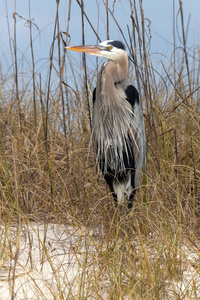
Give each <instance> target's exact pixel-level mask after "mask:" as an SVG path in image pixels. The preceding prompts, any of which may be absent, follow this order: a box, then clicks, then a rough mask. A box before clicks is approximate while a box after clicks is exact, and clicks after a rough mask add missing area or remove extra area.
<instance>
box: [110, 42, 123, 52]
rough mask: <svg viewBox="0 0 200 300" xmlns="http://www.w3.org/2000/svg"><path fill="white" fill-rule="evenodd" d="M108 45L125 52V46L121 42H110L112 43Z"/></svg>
mask: <svg viewBox="0 0 200 300" xmlns="http://www.w3.org/2000/svg"><path fill="white" fill-rule="evenodd" d="M107 45H111V46H113V47H115V48H118V49H122V50H125V46H124V44H123V43H122V42H120V41H110V42H108V43H107Z"/></svg>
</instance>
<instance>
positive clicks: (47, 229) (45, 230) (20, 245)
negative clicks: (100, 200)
mask: <svg viewBox="0 0 200 300" xmlns="http://www.w3.org/2000/svg"><path fill="white" fill-rule="evenodd" d="M0 236H1V249H4V250H3V251H2V253H1V264H0V266H1V269H0V300H7V299H32V300H34V299H62V298H63V299H83V298H84V296H83V294H81V293H82V292H81V282H84V281H87V276H88V278H89V277H90V274H93V273H94V272H95V269H94V268H95V267H94V266H95V263H94V262H95V255H96V254H97V252H98V249H97V248H98V247H96V246H95V243H94V241H92V239H91V238H90V235H89V234H87V235H86V232H85V231H84V229H83V230H80V229H79V230H78V229H75V228H73V227H71V226H67V227H65V226H62V225H58V224H48V226H47V225H44V224H36V223H30V224H29V225H24V226H23V227H22V228H20V230H17V228H16V227H9V229H8V231H6V230H5V228H1V234H0ZM5 237H6V238H5ZM3 245H5V247H4V246H3ZM181 251H182V253H184V255H183V257H187V259H184V262H183V268H182V270H183V274H181V277H180V280H179V281H176V282H173V283H172V282H170V283H169V282H166V284H170V285H172V284H173V289H175V290H176V292H175V294H176V293H177V295H181V298H177V299H200V274H198V272H197V268H196V266H197V265H198V264H199V257H198V255H197V252H196V251H192V249H191V247H186V246H185V245H184V246H183V247H182V249H181ZM198 270H199V267H198ZM83 274H84V278H83ZM90 278H92V277H90ZM92 280H93V279H92ZM194 283H195V291H194V288H193V285H194ZM102 291H103V289H102ZM189 291H192V292H191V293H190V292H189ZM83 293H84V292H83ZM87 299H94V298H92V295H91V297H87ZM102 299H109V296H108V295H106V294H105V293H102ZM127 299H129V298H127ZM170 299H171V298H170Z"/></svg>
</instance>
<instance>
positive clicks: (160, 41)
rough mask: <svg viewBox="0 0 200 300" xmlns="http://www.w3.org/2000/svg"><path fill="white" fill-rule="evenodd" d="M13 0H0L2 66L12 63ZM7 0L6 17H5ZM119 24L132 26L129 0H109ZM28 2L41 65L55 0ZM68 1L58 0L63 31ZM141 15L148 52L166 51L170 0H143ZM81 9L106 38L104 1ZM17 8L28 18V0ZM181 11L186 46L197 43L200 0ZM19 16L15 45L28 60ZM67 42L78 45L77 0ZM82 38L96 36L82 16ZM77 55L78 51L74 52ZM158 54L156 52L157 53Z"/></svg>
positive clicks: (113, 31) (115, 34)
mask: <svg viewBox="0 0 200 300" xmlns="http://www.w3.org/2000/svg"><path fill="white" fill-rule="evenodd" d="M174 1H175V12H176V14H177V12H178V9H179V0H174ZM14 2H15V1H11V0H0V7H1V10H0V20H1V22H0V64H1V66H2V65H3V67H5V66H9V65H10V64H11V55H10V48H9V36H8V23H7V21H8V22H9V27H10V32H11V37H12V38H13V28H14V19H13V17H12V15H13V13H14V11H15V8H14ZM136 2H137V3H138V0H136ZM6 3H7V12H8V19H7V18H6ZM113 3H115V4H114V16H115V18H116V19H117V21H118V23H119V25H120V27H121V28H122V30H123V32H124V34H125V36H126V37H128V34H127V25H129V27H130V28H131V19H130V4H129V1H128V0H116V1H114V0H112V1H110V0H109V8H110V9H111V10H112V11H113ZM30 5H31V18H33V19H34V22H35V24H36V25H37V26H38V28H39V30H40V34H38V30H36V29H34V30H33V36H34V38H35V40H34V45H33V47H34V55H35V61H36V65H37V64H38V68H39V66H40V68H42V67H41V66H42V64H43V63H44V64H45V62H47V59H48V57H49V49H50V45H51V43H52V36H53V29H54V21H55V13H56V0H54V1H53V0H51V1H49V0H42V1H41V0H30ZM68 5H69V0H65V1H63V0H60V10H59V14H60V30H61V31H66V28H67V18H68ZM143 8H144V15H145V18H146V21H145V22H146V28H147V25H148V24H150V30H151V36H152V38H151V48H150V53H152V56H153V55H154V57H155V54H157V53H161V54H162V55H164V56H165V55H168V53H170V51H171V50H172V41H173V0H143ZM84 9H85V12H86V14H87V15H88V17H89V19H90V21H91V23H92V25H93V26H94V28H95V29H96V30H97V31H98V34H99V36H100V38H101V40H106V39H107V38H106V14H105V5H104V3H103V0H85V1H84ZM16 12H17V14H18V15H19V16H22V17H23V18H24V19H29V1H28V0H26V1H25V0H16ZM183 12H184V22H185V27H186V26H187V23H188V20H189V19H190V23H189V30H188V37H187V45H188V47H192V46H193V45H198V44H199V42H200V30H199V28H200V18H199V12H200V0H183ZM24 19H22V18H20V17H18V16H17V18H16V20H17V46H18V57H19V55H21V56H25V57H26V59H27V61H29V60H30V47H29V44H30V42H29V28H28V26H27V24H26V21H25V20H24ZM176 19H177V24H180V14H178V15H177V17H176ZM109 25H110V38H111V39H119V40H123V38H122V36H121V33H120V31H119V29H118V28H117V26H116V24H115V22H114V21H113V19H112V17H111V16H110V18H109ZM177 28H178V29H177V33H176V39H177V43H178V42H179V41H178V31H180V26H179V25H178V26H177ZM69 34H70V44H71V45H79V44H81V43H82V34H81V11H80V8H79V6H78V4H77V1H76V0H72V7H71V19H70V26H69ZM85 42H86V44H96V43H97V38H96V36H95V35H94V33H93V32H92V30H91V28H90V26H89V25H88V22H87V21H86V20H85ZM75 55H79V54H75ZM156 57H157V56H156Z"/></svg>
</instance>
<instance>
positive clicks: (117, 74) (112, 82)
mask: <svg viewBox="0 0 200 300" xmlns="http://www.w3.org/2000/svg"><path fill="white" fill-rule="evenodd" d="M127 75H128V58H127V55H126V56H124V57H122V58H121V59H120V60H119V61H116V62H115V61H108V62H107V63H105V65H104V70H103V72H102V78H101V80H102V93H103V95H104V105H106V104H108V105H109V106H110V104H111V102H113V101H114V102H115V99H114V97H113V95H115V94H116V84H117V83H120V82H121V81H123V80H125V79H126V77H127ZM112 100H113V101H112ZM113 104H114V103H113Z"/></svg>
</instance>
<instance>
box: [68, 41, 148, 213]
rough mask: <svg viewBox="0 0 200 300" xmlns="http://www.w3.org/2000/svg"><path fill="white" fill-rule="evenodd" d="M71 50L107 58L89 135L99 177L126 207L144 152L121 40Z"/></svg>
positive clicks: (138, 110) (141, 122) (135, 98)
mask: <svg viewBox="0 0 200 300" xmlns="http://www.w3.org/2000/svg"><path fill="white" fill-rule="evenodd" d="M68 48H69V49H71V50H75V51H81V52H87V53H90V54H92V55H96V56H101V57H104V58H108V59H109V60H108V61H107V62H105V63H103V65H102V67H101V69H100V72H99V74H98V77H97V85H96V88H95V89H94V92H93V118H92V119H93V120H92V127H93V129H92V134H93V141H94V148H95V150H96V153H97V159H98V163H99V166H100V169H101V171H102V173H103V176H104V178H105V180H106V182H107V184H108V186H109V188H110V190H111V192H112V193H113V197H114V199H115V200H116V202H117V203H118V204H119V205H120V206H121V207H122V208H125V209H127V208H128V209H130V208H131V207H132V204H133V200H134V197H135V193H136V188H137V187H138V184H139V177H140V174H141V171H142V167H143V162H144V158H145V152H146V142H145V128H144V120H143V114H142V110H141V106H140V103H139V95H138V92H137V90H136V88H135V87H134V86H133V85H132V84H131V82H130V81H129V80H128V79H127V75H128V56H127V53H126V51H125V47H124V45H123V43H121V42H119V41H112V40H109V41H105V42H103V43H101V44H100V45H99V46H74V47H68Z"/></svg>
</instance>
